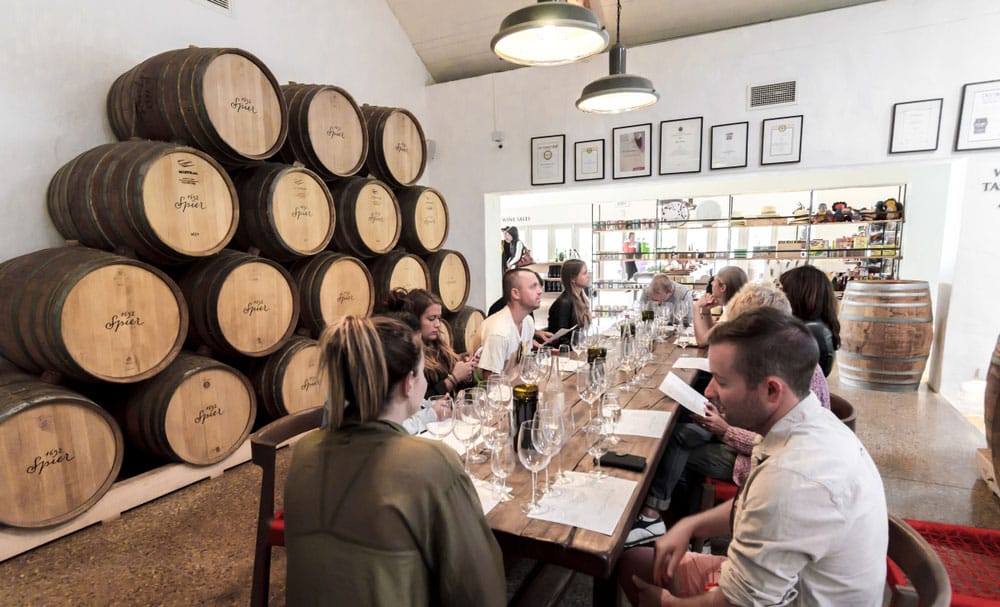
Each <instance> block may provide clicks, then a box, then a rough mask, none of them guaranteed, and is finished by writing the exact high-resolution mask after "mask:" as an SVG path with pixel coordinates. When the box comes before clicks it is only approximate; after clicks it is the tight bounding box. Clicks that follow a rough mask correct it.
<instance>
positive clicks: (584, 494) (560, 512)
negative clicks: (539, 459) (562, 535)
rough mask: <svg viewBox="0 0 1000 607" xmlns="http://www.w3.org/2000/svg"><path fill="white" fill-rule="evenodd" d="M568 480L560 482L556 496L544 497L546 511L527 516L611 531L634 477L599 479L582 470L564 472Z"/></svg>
mask: <svg viewBox="0 0 1000 607" xmlns="http://www.w3.org/2000/svg"><path fill="white" fill-rule="evenodd" d="M566 475H567V476H568V477H569V478H570V480H571V481H572V482H571V483H570V484H568V485H560V486H559V490H560V491H561V492H562V494H561V495H560V496H559V497H548V496H546V497H544V498H542V500H541V504H542V505H543V506H545V507H546V511H545V512H542V513H540V514H529V515H528V518H533V519H538V520H540V521H549V522H550V523H560V524H562V525H569V526H571V527H580V528H581V529H587V530H588V531H596V532H597V533H603V534H604V535H611V534H612V533H614V532H615V527H617V526H618V521H620V520H621V518H622V515H623V514H625V508H626V507H627V506H628V502H629V500H630V499H631V498H632V492H634V491H635V488H636V485H637V484H638V483H636V482H635V481H630V480H626V479H623V478H617V477H614V476H608V477H606V478H602V479H600V480H598V479H596V478H594V477H592V476H590V475H589V474H586V473H583V472H567V473H566Z"/></svg>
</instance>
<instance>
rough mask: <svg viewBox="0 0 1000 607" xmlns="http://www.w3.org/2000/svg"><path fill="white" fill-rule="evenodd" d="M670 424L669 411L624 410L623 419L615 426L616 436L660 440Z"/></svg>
mask: <svg viewBox="0 0 1000 607" xmlns="http://www.w3.org/2000/svg"><path fill="white" fill-rule="evenodd" d="M669 422H670V412H669V411H645V410H641V409H623V410H622V418H621V419H620V420H619V421H618V425H617V426H615V434H626V435H628V436H648V437H649V438H660V437H662V436H663V433H664V432H666V430H667V423H669Z"/></svg>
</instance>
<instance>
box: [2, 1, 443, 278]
mask: <svg viewBox="0 0 1000 607" xmlns="http://www.w3.org/2000/svg"><path fill="white" fill-rule="evenodd" d="M232 5H233V7H234V8H233V12H232V14H231V15H230V14H226V13H223V12H221V11H219V10H216V9H213V8H208V7H205V6H203V5H202V4H201V3H199V2H197V1H196V0H169V1H161V2H152V1H148V0H131V1H129V0H89V1H88V2H76V1H72V0H51V1H50V2H46V3H43V4H39V3H37V2H32V1H29V0H13V1H12V2H6V3H5V5H4V9H5V10H4V13H5V14H4V17H5V18H4V19H3V20H2V21H0V47H2V48H3V49H4V59H3V61H2V62H0V82H3V83H4V86H3V92H2V93H0V94H2V96H3V103H2V105H0V107H2V108H3V112H2V116H0V162H2V165H3V166H4V167H5V179H4V180H3V181H2V182H0V208H2V209H3V213H2V217H3V219H2V221H0V260H4V259H8V258H10V257H13V256H15V255H19V254H22V253H25V252H28V251H33V250H36V249H41V248H45V247H48V246H53V245H58V244H60V243H61V239H60V238H59V235H58V234H57V233H56V231H55V229H54V228H53V227H52V224H51V222H50V221H49V217H48V213H47V211H46V208H45V190H46V187H47V186H48V182H49V179H50V178H51V177H52V174H53V173H54V172H55V171H56V170H57V169H58V168H59V167H60V166H62V164H64V163H65V162H67V161H68V160H70V159H71V158H73V157H74V156H76V155H77V154H79V153H81V152H83V151H85V150H87V149H90V148H92V147H94V146H97V145H99V144H102V143H107V142H109V141H113V140H114V137H113V135H112V133H111V130H110V127H109V126H108V123H107V118H106V117H105V111H104V101H105V95H106V94H107V91H108V88H109V87H110V85H111V83H112V82H113V81H114V79H115V78H117V77H118V75H119V74H121V73H122V72H124V71H126V70H128V69H130V68H131V67H133V66H134V65H136V64H138V63H139V62H141V61H143V60H144V59H146V58H147V57H150V56H152V55H155V54H157V53H160V52H163V51H167V50H171V49H175V48H184V47H186V46H188V45H190V44H195V45H198V46H204V47H239V48H242V49H245V50H248V51H250V52H251V53H253V54H255V55H257V56H258V57H259V58H260V59H261V60H262V61H263V62H264V64H265V65H267V66H268V68H270V70H271V71H272V72H273V73H274V75H275V77H276V78H277V79H278V82H280V83H285V82H288V81H297V82H315V83H325V84H335V85H338V86H341V87H343V88H344V89H346V90H347V91H348V92H350V93H351V95H352V96H354V97H355V99H356V100H357V101H358V103H373V104H378V105H391V106H401V107H406V108H409V109H410V110H411V111H413V112H414V113H415V114H416V115H417V116H418V117H420V116H423V114H424V113H425V108H426V90H427V89H426V87H425V85H426V84H427V83H428V82H429V81H430V78H429V76H428V74H427V70H426V68H424V65H423V63H421V61H420V59H419V58H418V57H417V55H416V53H415V52H414V50H413V47H412V46H411V45H410V43H409V40H408V39H407V38H406V35H405V34H404V33H403V30H402V28H401V27H400V26H399V23H398V22H397V21H396V18H395V16H394V15H393V14H392V12H391V11H390V10H389V8H388V6H387V5H386V4H385V2H383V1H381V0H379V1H370V0H364V1H350V2H347V1H342V0H341V1H330V0H233V2H232Z"/></svg>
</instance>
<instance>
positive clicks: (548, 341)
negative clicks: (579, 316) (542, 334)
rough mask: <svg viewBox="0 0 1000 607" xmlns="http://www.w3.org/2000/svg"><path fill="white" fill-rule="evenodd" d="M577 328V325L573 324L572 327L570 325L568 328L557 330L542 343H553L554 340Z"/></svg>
mask: <svg viewBox="0 0 1000 607" xmlns="http://www.w3.org/2000/svg"><path fill="white" fill-rule="evenodd" d="M575 328H576V325H573V326H572V327H570V328H568V329H559V330H558V331H556V332H555V333H553V334H552V337H550V338H548V339H546V340H545V341H543V342H542V345H543V346H545V345H548V344H551V343H552V342H554V341H556V340H557V339H559V338H560V337H562V336H563V335H566V334H567V333H569V332H570V331H572V330H573V329H575Z"/></svg>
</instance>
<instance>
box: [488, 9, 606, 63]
mask: <svg viewBox="0 0 1000 607" xmlns="http://www.w3.org/2000/svg"><path fill="white" fill-rule="evenodd" d="M608 41H609V36H608V32H607V30H606V29H604V28H603V27H601V24H600V23H599V22H598V21H597V17H595V16H594V13H592V12H590V10H589V9H586V8H584V7H582V6H579V5H576V4H570V3H568V2H565V1H564V0H538V3H537V4H534V5H532V6H527V7H525V8H522V9H518V10H516V11H514V12H513V13H511V14H510V15H507V18H506V19H504V20H503V22H502V23H501V24H500V31H499V32H497V35H496V36H493V40H492V42H491V43H490V48H492V49H493V52H494V53H496V55H497V56H498V57H500V58H501V59H506V60H507V61H510V62H512V63H518V64H520V65H563V64H565V63H573V62H574V61H579V60H581V59H586V58H587V57H590V56H591V55H596V54H597V53H600V52H602V51H603V50H604V49H606V48H607V47H608Z"/></svg>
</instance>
